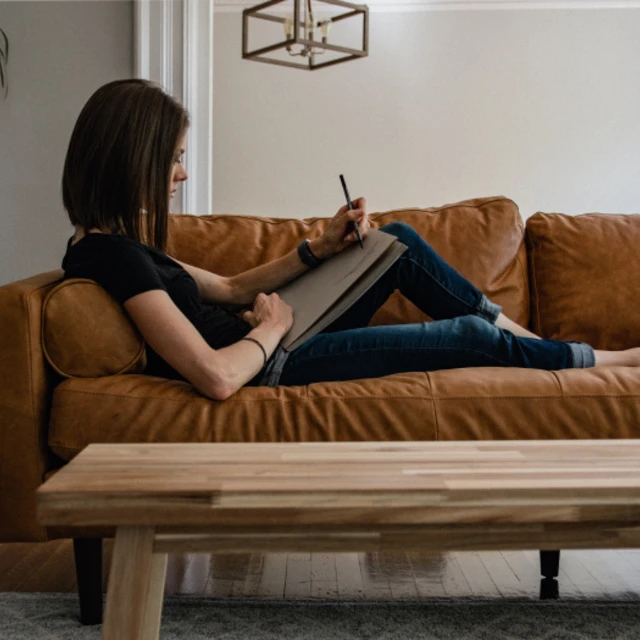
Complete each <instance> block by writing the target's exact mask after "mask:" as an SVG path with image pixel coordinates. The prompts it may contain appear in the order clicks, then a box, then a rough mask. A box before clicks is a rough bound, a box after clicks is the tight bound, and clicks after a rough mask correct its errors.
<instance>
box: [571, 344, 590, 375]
mask: <svg viewBox="0 0 640 640" xmlns="http://www.w3.org/2000/svg"><path fill="white" fill-rule="evenodd" d="M567 344H568V345H569V348H570V349H571V357H572V359H573V366H574V368H576V369H588V368H590V367H595V365H596V354H595V352H594V350H593V348H592V347H590V346H589V345H588V344H585V343H584V342H567Z"/></svg>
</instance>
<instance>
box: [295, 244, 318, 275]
mask: <svg viewBox="0 0 640 640" xmlns="http://www.w3.org/2000/svg"><path fill="white" fill-rule="evenodd" d="M298 256H300V260H302V262H304V263H305V264H306V265H307V266H308V267H311V268H312V269H313V268H314V267H318V266H320V265H321V264H322V263H323V262H324V260H321V259H320V258H318V257H316V256H314V255H313V251H311V248H310V247H309V240H303V241H302V242H301V243H300V244H299V245H298Z"/></svg>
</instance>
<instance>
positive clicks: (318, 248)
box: [309, 236, 332, 260]
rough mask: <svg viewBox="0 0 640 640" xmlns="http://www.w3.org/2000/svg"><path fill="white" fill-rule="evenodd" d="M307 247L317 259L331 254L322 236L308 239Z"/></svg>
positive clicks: (322, 258) (323, 258)
mask: <svg viewBox="0 0 640 640" xmlns="http://www.w3.org/2000/svg"><path fill="white" fill-rule="evenodd" d="M309 249H311V253H313V255H314V256H315V257H316V258H318V260H325V259H326V258H328V257H329V256H331V255H332V253H331V251H330V250H329V248H328V247H327V246H326V244H325V241H324V240H323V238H322V236H321V237H319V238H314V239H313V240H309Z"/></svg>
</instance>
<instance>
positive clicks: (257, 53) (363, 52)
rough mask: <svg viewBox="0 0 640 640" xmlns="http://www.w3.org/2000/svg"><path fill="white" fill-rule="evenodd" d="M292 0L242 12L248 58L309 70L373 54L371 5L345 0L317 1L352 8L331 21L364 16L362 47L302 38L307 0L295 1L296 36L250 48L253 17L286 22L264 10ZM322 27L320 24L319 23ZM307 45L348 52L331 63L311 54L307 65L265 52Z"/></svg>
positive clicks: (274, 0)
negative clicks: (316, 62)
mask: <svg viewBox="0 0 640 640" xmlns="http://www.w3.org/2000/svg"><path fill="white" fill-rule="evenodd" d="M287 1H288V0H268V2H263V3H262V4H259V5H257V6H255V7H249V8H248V9H244V11H243V12H242V57H243V58H244V59H246V60H257V61H258V62H267V63H269V64H277V65H280V66H283V67H294V68H296V69H307V70H309V71H313V70H315V69H322V68H323V67H329V66H331V65H334V64H339V63H341V62H347V61H348V60H355V59H357V58H366V57H367V56H368V55H369V7H367V5H363V4H353V3H351V2H345V1H344V0H313V2H314V3H318V2H320V3H323V4H328V5H333V6H337V7H343V8H345V9H349V11H347V12H346V13H342V14H340V15H337V16H334V17H332V18H331V22H338V21H340V20H346V19H347V18H351V17H353V16H358V15H362V18H363V20H362V22H363V28H362V49H352V48H350V47H341V46H338V45H335V44H329V43H327V42H321V41H317V40H307V39H305V38H303V37H300V27H304V21H301V18H300V15H301V11H300V7H301V4H302V3H303V2H305V0H293V25H294V30H293V32H294V37H293V38H287V39H286V40H283V41H281V42H278V43H276V44H272V45H269V46H267V47H262V48H260V49H254V50H253V51H249V50H248V43H249V18H259V19H261V20H268V21H270V22H280V23H282V24H283V25H284V22H285V18H283V17H281V16H274V15H270V14H267V13H261V12H262V11H263V10H264V9H267V8H269V7H272V6H274V5H277V4H282V3H283V2H287ZM318 26H319V24H318ZM296 44H298V45H303V46H308V47H315V48H318V49H325V50H327V51H337V52H339V53H345V54H347V55H345V56H344V57H342V58H337V59H335V60H330V61H329V62H321V63H319V64H315V63H314V60H313V59H314V56H313V55H311V56H309V61H308V63H307V64H302V63H299V62H291V61H288V60H277V59H273V58H268V57H266V56H265V55H264V54H266V53H270V52H271V51H276V50H277V49H286V47H287V46H288V45H296Z"/></svg>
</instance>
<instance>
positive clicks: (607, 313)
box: [0, 197, 640, 542]
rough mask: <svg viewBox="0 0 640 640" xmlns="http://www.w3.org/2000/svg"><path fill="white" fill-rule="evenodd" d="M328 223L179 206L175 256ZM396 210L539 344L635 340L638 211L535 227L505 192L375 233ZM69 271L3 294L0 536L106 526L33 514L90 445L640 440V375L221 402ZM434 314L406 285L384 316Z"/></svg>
mask: <svg viewBox="0 0 640 640" xmlns="http://www.w3.org/2000/svg"><path fill="white" fill-rule="evenodd" d="M328 220H329V218H308V219H305V220H295V219H280V218H259V217H252V216H223V215H218V216H202V217H199V216H190V215H172V216H171V219H170V227H169V238H170V240H169V247H168V250H167V253H169V255H172V256H173V257H175V258H177V259H179V260H182V261H185V262H188V263H190V264H193V265H196V266H199V267H202V268H204V269H209V270H211V271H214V272H216V273H220V274H223V275H231V274H233V273H236V272H239V271H242V270H246V269H249V268H251V267H254V266H256V265H258V264H261V263H264V262H267V261H269V260H272V259H273V258H275V257H277V256H280V255H282V254H284V253H286V252H288V251H290V250H291V249H293V248H294V247H295V246H296V244H297V243H298V242H299V241H300V240H301V239H302V238H304V237H315V236H317V235H319V234H320V233H321V232H322V231H323V230H324V229H325V228H326V226H327V223H328ZM394 220H399V221H404V222H407V223H408V224H410V225H412V226H413V227H414V228H415V229H416V230H417V231H418V232H419V233H420V234H421V235H422V236H423V237H424V238H425V239H426V240H427V241H428V242H429V243H431V244H432V245H433V247H434V248H435V249H436V250H437V251H438V252H439V253H440V254H441V255H442V256H443V257H444V258H445V259H446V260H447V261H448V262H449V263H450V264H452V265H453V266H454V267H455V268H457V269H458V270H459V271H460V272H461V273H462V274H463V275H465V276H466V277H467V278H469V279H470V280H471V281H472V282H473V283H474V284H476V285H477V286H478V287H479V288H480V289H482V291H484V293H486V294H487V295H488V296H489V298H490V299H491V300H493V301H495V302H497V303H498V304H500V305H502V306H503V310H504V313H505V314H506V315H508V316H509V317H510V318H512V319H513V320H515V321H516V322H518V323H520V324H522V325H525V326H527V325H528V326H529V327H530V328H531V329H532V330H533V331H535V332H538V333H539V334H541V335H543V336H544V337H547V338H559V339H573V340H584V341H587V342H589V343H590V344H592V345H593V346H594V347H596V348H608V349H623V348H627V347H632V346H640V302H639V300H640V258H639V254H638V247H640V216H637V215H636V216H633V215H597V214H590V215H583V216H577V217H573V216H565V215H561V214H540V213H539V214H536V215H534V216H533V217H531V218H529V219H528V221H527V225H526V229H525V226H524V224H523V221H522V219H521V217H520V214H519V211H518V208H517V206H516V204H515V203H514V202H513V201H511V200H509V199H507V198H504V197H492V198H481V199H476V200H469V201H465V202H461V203H457V204H452V205H447V206H443V207H439V208H431V209H406V210H398V211H389V212H385V213H374V214H371V221H372V227H374V228H376V227H380V226H382V225H383V224H386V223H387V222H391V221H394ZM69 235H71V232H70V233H69ZM25 250H28V247H25ZM63 253H64V247H63V246H61V247H60V258H62V255H63ZM61 278H62V271H61V270H54V271H50V272H47V273H41V274H38V275H35V276H33V277H30V278H27V279H25V280H21V281H19V282H13V283H11V284H8V285H5V286H3V287H1V288H0V322H1V325H0V326H1V331H0V351H1V355H2V358H1V360H0V382H1V385H0V514H1V516H0V541H4V542H7V541H40V540H47V539H52V538H57V537H63V536H65V537H66V536H71V535H75V536H76V537H82V536H93V537H96V536H98V537H100V536H102V535H109V532H95V531H87V532H69V531H61V530H51V529H50V530H46V529H44V528H43V527H42V526H40V525H39V524H38V523H37V521H36V517H35V490H36V489H37V487H38V486H39V485H40V484H41V483H42V482H43V479H44V478H45V477H46V476H47V475H48V474H50V473H51V472H52V471H55V469H57V468H59V467H60V466H62V465H64V464H65V462H66V461H68V460H70V459H71V458H72V457H73V456H74V455H76V454H77V453H78V452H79V451H80V450H81V449H82V448H83V447H85V446H86V445H88V444H89V443H92V442H192V441H196V442H222V441H234V442H237V441H241V442H245V441H246V442H256V441H327V440H477V439H495V440H503V439H553V438H637V437H640V368H622V367H612V368H603V369H598V370H566V371H555V372H548V371H538V370H525V369H500V368H470V369H457V370H448V371H440V372H430V373H424V372H417V373H405V374H397V375H392V376H388V377H385V378H378V379H365V380H355V381H352V382H347V383H330V382H329V383H320V384H313V385H309V386H308V387H276V388H273V389H272V388H266V387H263V388H261V387H254V388H243V389H241V390H240V391H238V392H237V393H236V394H235V395H233V396H232V397H231V398H229V399H227V400H225V401H223V402H221V401H215V400H210V399H208V398H206V397H204V396H202V395H200V394H199V393H198V392H197V391H195V390H194V388H193V387H192V386H191V385H190V384H188V383H184V382H180V381H174V380H166V379H162V378H157V377H151V376H147V375H145V374H144V365H145V362H146V360H145V349H144V343H143V341H142V339H141V337H140V336H139V334H138V333H137V331H136V330H135V328H134V326H133V324H132V323H131V322H130V320H129V319H128V318H127V316H126V313H125V312H124V310H123V309H122V308H121V307H120V306H118V305H117V303H115V301H113V300H112V299H111V298H110V297H109V296H108V294H107V293H106V292H105V291H104V290H103V289H101V288H100V287H99V286H98V285H96V284H95V283H92V282H91V281H87V280H68V281H64V282H61ZM425 318H426V317H425V316H424V315H423V314H422V313H421V312H420V311H419V310H418V309H417V308H416V307H414V306H413V305H412V304H411V303H409V302H408V301H407V300H406V299H404V298H402V296H400V295H399V294H398V293H397V292H396V293H395V294H394V295H393V296H392V297H391V298H390V299H389V300H388V301H387V303H386V304H385V305H384V307H383V308H382V309H380V310H379V312H378V313H377V314H376V316H375V317H374V319H373V321H372V324H390V323H407V322H420V321H423V320H425Z"/></svg>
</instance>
